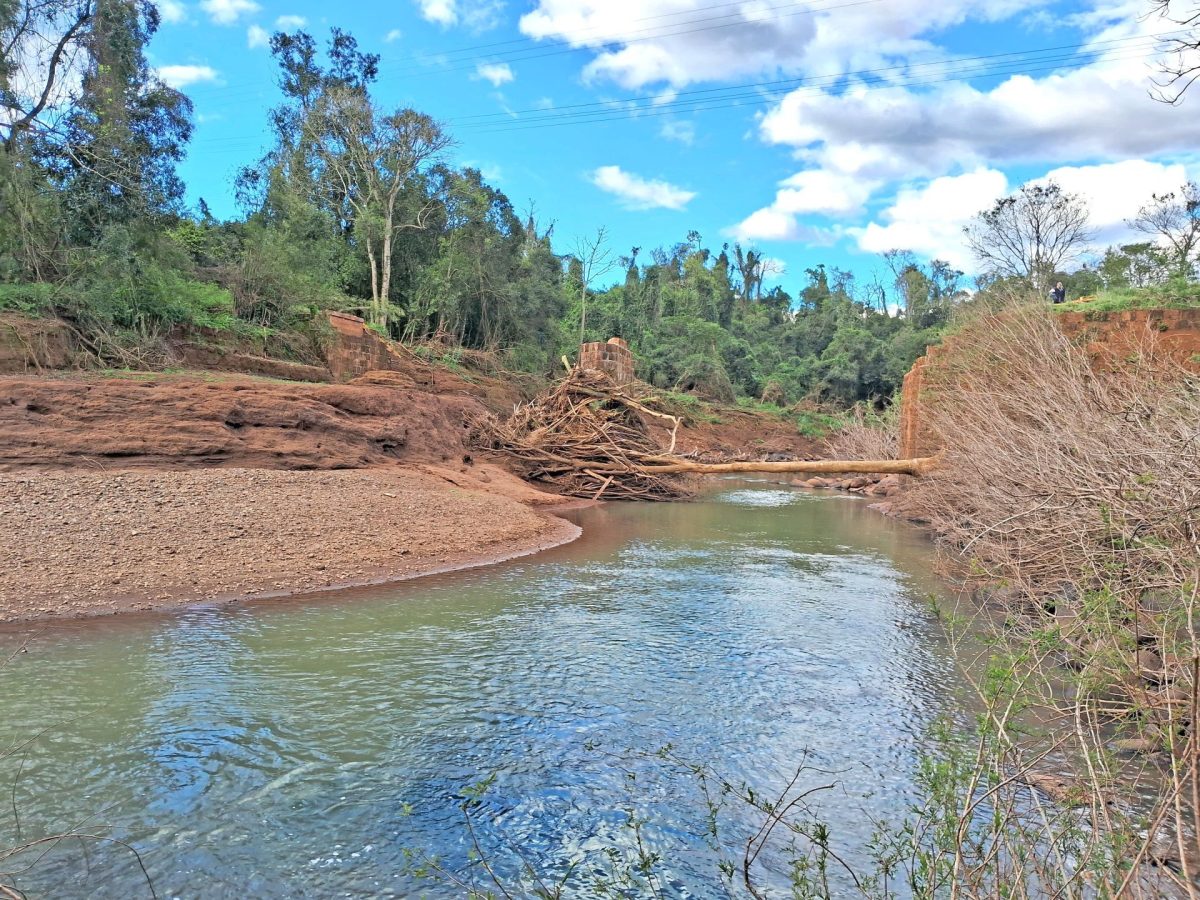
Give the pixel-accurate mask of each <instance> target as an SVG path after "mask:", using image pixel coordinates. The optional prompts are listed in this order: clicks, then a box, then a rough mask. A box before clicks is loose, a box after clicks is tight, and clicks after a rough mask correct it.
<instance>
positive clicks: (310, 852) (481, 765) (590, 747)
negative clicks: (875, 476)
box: [0, 482, 955, 898]
mask: <svg viewBox="0 0 1200 900" xmlns="http://www.w3.org/2000/svg"><path fill="white" fill-rule="evenodd" d="M577 515H578V520H579V521H580V524H582V525H583V526H584V529H585V536H584V537H583V538H582V539H581V540H580V541H579V542H577V543H575V544H573V545H570V546H567V547H563V548H559V549H557V550H554V551H550V552H548V553H545V554H542V555H539V556H536V557H532V558H528V559H525V560H518V561H514V562H512V563H508V564H505V565H502V566H498V567H492V568H488V569H479V570H475V571H471V572H464V573H458V574H455V575H446V576H438V577H435V578H430V579H425V580H422V581H420V582H415V583H411V584H407V585H400V586H389V587H380V588H373V589H370V590H355V591H345V592H341V593H339V594H327V595H323V596H318V597H312V598H299V599H290V600H275V601H263V602H257V603H248V604H243V605H240V606H235V607H230V608H225V609H192V610H188V611H186V612H183V613H175V614H169V615H153V616H151V615H146V616H137V617H126V618H122V619H112V620H98V621H92V622H83V623H64V624H56V625H51V626H48V627H45V628H44V629H41V630H40V633H37V634H34V635H33V637H32V638H31V640H30V643H29V646H28V652H27V653H23V654H19V655H18V656H17V657H16V658H15V659H14V660H13V661H12V662H11V663H10V664H9V665H8V666H7V668H5V669H4V670H2V671H0V747H4V746H8V745H9V743H10V742H28V746H27V749H26V750H25V751H24V752H22V753H19V754H14V755H11V756H9V757H8V758H7V759H5V760H3V761H0V797H2V798H3V803H0V848H3V847H5V846H7V845H9V844H12V843H15V842H16V841H17V839H18V834H17V824H18V823H17V820H15V819H14V809H15V812H16V814H17V817H19V827H20V834H19V837H20V839H22V840H28V839H30V838H37V837H40V836H42V835H46V834H52V833H55V832H60V831H65V830H70V829H79V830H83V831H87V830H94V829H96V828H98V826H100V825H104V826H108V827H109V828H110V829H111V830H109V831H107V832H104V833H107V834H111V835H112V836H114V837H117V838H119V839H121V840H123V841H128V842H130V843H132V844H134V845H136V846H137V847H138V848H139V849H140V850H141V851H142V853H143V857H144V860H145V863H146V865H147V868H148V869H149V872H150V875H151V877H152V879H153V882H154V886H155V888H156V890H157V893H158V896H160V897H189V898H191V897H205V898H208V897H250V896H254V897H335V896H347V897H373V896H408V895H411V894H413V893H420V894H422V895H424V896H458V895H460V894H461V891H460V890H459V889H456V888H453V887H450V886H445V885H440V884H438V883H429V882H416V883H415V882H413V881H412V880H411V879H410V877H409V876H406V875H405V874H404V871H403V870H404V861H405V855H404V851H405V849H406V848H409V849H418V850H420V851H422V852H428V853H434V854H437V855H439V856H440V857H442V858H443V859H444V860H445V864H446V865H447V866H448V867H450V868H452V869H453V868H456V867H459V866H461V865H462V864H463V862H464V860H465V859H466V855H467V852H468V847H469V843H470V842H469V836H468V832H467V829H466V827H465V825H464V820H463V814H462V812H461V810H460V805H461V803H462V802H463V798H464V791H465V790H467V789H468V788H469V786H470V785H471V784H473V783H475V782H477V781H478V780H479V779H481V778H483V777H484V776H487V775H493V774H494V775H495V781H494V783H493V784H492V785H491V787H490V788H489V789H488V790H487V792H486V793H485V794H484V795H483V797H482V800H481V803H480V805H479V808H478V809H477V810H476V811H475V812H474V814H473V816H472V821H473V822H474V823H475V826H476V829H477V837H478V840H479V841H480V843H481V845H482V846H483V847H485V848H486V850H487V852H488V854H489V856H491V857H493V858H494V859H495V860H496V864H497V865H498V866H499V867H500V868H502V869H504V870H505V871H506V872H508V873H509V876H510V877H513V878H518V877H519V875H518V874H514V873H517V872H519V869H520V864H519V862H518V861H517V860H518V857H517V856H516V855H515V853H514V852H513V850H512V849H511V848H512V847H519V848H521V853H522V855H523V856H524V857H525V858H526V859H527V860H528V861H529V862H531V863H532V864H533V865H534V867H535V868H537V869H539V870H540V871H543V872H546V873H549V874H550V875H552V876H562V875H563V874H564V873H566V872H567V871H568V869H569V868H570V867H571V866H572V865H576V866H577V867H576V868H575V869H574V870H573V874H572V875H571V877H570V881H569V882H568V883H569V891H568V896H581V897H585V896H590V895H591V894H592V893H593V891H592V889H591V888H589V887H588V884H589V883H590V882H589V880H590V879H592V880H594V879H593V876H594V875H595V873H596V872H597V871H600V870H602V868H603V866H602V865H601V861H602V858H603V854H602V853H601V851H602V850H603V848H605V847H617V848H621V849H623V850H624V849H627V848H628V847H629V845H630V841H631V832H630V830H629V828H628V827H627V824H626V823H627V820H628V814H629V812H628V811H630V810H632V811H634V813H635V814H636V815H637V816H638V818H639V819H645V820H647V824H646V826H645V827H644V837H645V840H646V842H647V846H649V847H650V848H652V849H654V850H657V851H659V852H661V853H662V854H663V856H664V858H665V860H666V862H665V863H664V864H663V866H662V870H663V875H662V880H661V886H662V889H663V892H664V894H665V895H667V896H673V897H708V896H718V895H723V894H722V892H721V888H720V883H719V876H718V871H717V859H718V857H717V855H716V854H715V853H714V852H713V851H712V850H711V849H709V848H708V847H707V845H706V844H705V842H704V841H703V840H702V839H701V838H700V837H699V836H698V834H699V833H700V832H701V831H702V830H703V827H704V809H703V806H702V804H701V801H700V796H699V794H698V791H697V785H696V782H695V780H694V779H692V778H689V777H688V776H686V775H685V774H683V773H681V772H679V771H678V770H677V768H676V767H673V766H671V765H668V764H666V763H664V762H663V761H662V760H660V759H658V758H657V757H655V756H654V755H653V751H654V750H655V749H657V748H659V747H662V746H664V745H666V744H670V745H671V746H672V747H673V748H674V749H673V753H674V754H675V755H676V756H677V757H679V758H681V759H685V760H690V761H695V762H698V763H705V764H708V765H710V766H712V767H713V768H715V769H716V770H718V771H720V772H721V773H722V774H723V775H725V776H726V777H728V778H730V779H732V780H735V781H741V780H745V781H746V782H747V783H749V784H751V785H753V786H755V787H756V789H758V790H759V791H760V792H763V793H770V792H772V791H777V790H779V789H781V788H782V787H783V785H784V784H785V783H786V782H787V780H788V778H789V777H790V776H791V775H792V773H793V771H794V769H795V767H796V765H797V764H798V763H799V762H800V761H801V759H802V757H803V755H804V752H805V750H807V751H809V752H808V756H807V760H808V763H809V765H810V766H812V767H813V768H814V770H813V771H812V772H810V773H807V774H805V775H802V777H801V782H800V784H801V785H802V786H804V785H809V786H815V785H818V784H824V783H829V782H831V781H837V782H839V786H838V787H837V788H835V789H834V790H831V791H827V792H824V793H822V794H820V795H819V798H818V799H817V800H816V802H817V805H818V808H819V811H820V812H821V814H822V815H823V816H824V818H825V819H826V820H827V821H828V822H829V823H830V825H831V826H832V828H833V833H834V841H835V845H836V846H837V847H838V848H840V849H842V850H843V851H844V852H846V853H847V854H848V855H849V857H850V858H851V859H858V860H861V859H862V858H863V857H862V852H863V851H862V848H863V846H864V845H865V843H866V842H867V841H868V840H869V838H870V836H871V834H872V831H873V829H874V825H873V821H874V820H875V819H878V818H887V819H891V820H893V821H896V820H898V819H899V818H900V817H902V815H903V813H904V808H905V804H906V803H907V802H908V801H909V800H910V799H911V796H910V790H911V777H912V772H913V769H914V765H915V762H914V758H915V753H916V752H917V750H918V749H919V747H920V746H921V741H922V735H923V732H924V730H925V728H926V727H927V726H928V725H929V723H930V722H931V720H932V719H933V718H934V717H935V716H937V715H938V714H939V713H941V712H943V711H946V710H948V709H949V708H950V707H951V706H952V705H953V704H954V702H955V700H954V698H955V677H954V668H953V663H952V660H951V659H950V658H949V656H948V653H947V651H946V649H945V647H944V646H943V645H942V643H941V641H940V638H939V636H938V633H937V630H936V628H935V626H934V625H933V623H932V622H931V621H930V617H929V615H928V613H927V612H926V611H925V606H924V604H923V598H924V597H925V596H926V595H927V593H928V592H929V591H931V590H935V589H936V584H935V583H934V582H933V580H932V578H931V577H930V575H929V574H928V572H929V567H930V557H929V551H928V548H927V546H926V544H925V541H924V539H923V538H922V537H921V536H920V535H919V534H917V533H915V532H914V531H912V530H911V529H909V528H907V527H906V526H903V525H899V524H896V523H892V522H889V521H886V520H884V519H882V518H880V517H879V516H877V515H876V514H874V513H872V512H870V511H868V510H866V509H865V508H864V505H863V504H861V503H859V502H857V501H854V500H851V499H849V498H845V497H841V496H828V495H823V496H814V495H812V494H806V493H802V492H798V491H792V490H789V489H781V488H776V487H773V486H770V485H767V484H747V483H744V482H736V483H735V482H729V483H728V487H727V488H726V489H724V490H722V491H718V492H716V493H714V494H712V495H710V496H708V497H707V498H705V499H703V500H701V501H698V502H694V503H687V504H670V505H667V504H662V505H610V506H606V507H603V508H601V509H595V510H587V511H584V512H581V513H579V514H577ZM348 539H351V538H348ZM32 631H33V630H30V629H25V630H10V631H8V632H0V658H4V657H7V655H8V653H9V652H11V650H12V649H13V648H14V647H16V646H17V645H18V644H19V643H20V641H21V640H23V639H25V638H27V637H29V636H30V634H31V633H32ZM817 769H823V770H826V771H834V772H835V773H836V774H835V775H833V776H830V775H828V774H823V773H821V772H818V771H816V770H817ZM13 785H15V788H13ZM10 792H11V794H12V796H11V797H10V796H8V795H9V794H10ZM10 801H11V803H10ZM9 806H12V807H13V809H8V810H5V807H9ZM729 819H730V822H729V825H728V827H729V829H730V831H729V832H728V833H729V834H731V835H736V834H738V833H739V829H741V828H745V827H748V826H750V825H751V824H753V821H754V817H753V816H752V815H750V811H749V810H746V809H744V808H743V809H740V810H739V809H737V808H736V807H735V808H731V809H730V811H729ZM47 847H52V849H51V852H49V853H47V854H46V855H45V856H44V857H42V858H40V859H38V860H37V862H36V865H35V866H33V868H32V869H31V870H30V871H29V872H27V873H25V874H23V875H22V876H21V877H20V878H19V879H18V884H20V885H21V886H22V887H23V888H25V889H26V890H28V891H30V893H31V895H34V896H53V897H138V896H149V892H148V890H147V888H146V884H145V880H144V878H143V877H142V875H141V874H140V872H139V871H138V869H137V865H136V862H135V861H134V860H133V859H132V857H131V856H130V855H129V854H128V853H127V852H125V851H123V850H122V849H121V848H119V847H116V846H112V845H106V844H98V843H94V842H87V843H86V845H85V844H81V843H80V842H75V841H69V842H63V843H62V844H58V845H47ZM33 861H34V860H33V858H32V857H31V856H30V855H28V854H27V855H25V856H23V857H22V858H21V860H20V862H21V863H30V862H33ZM785 862H786V860H785V859H784V858H782V856H780V857H779V858H771V859H768V860H767V863H768V864H767V866H766V867H765V870H764V871H765V873H766V878H767V879H768V880H770V879H772V878H777V877H782V876H781V874H780V873H781V872H782V871H783V869H784V866H785ZM13 867H14V864H13V863H9V864H7V866H5V865H4V864H0V871H4V870H5V868H7V869H9V870H11V869H12V868H13Z"/></svg>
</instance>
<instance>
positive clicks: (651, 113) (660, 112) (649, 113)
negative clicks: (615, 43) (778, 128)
mask: <svg viewBox="0 0 1200 900" xmlns="http://www.w3.org/2000/svg"><path fill="white" fill-rule="evenodd" d="M1119 58H1128V59H1139V58H1141V54H1131V55H1130V56H1128V57H1119ZM1059 68H1061V66H1059V65H1057V64H1054V65H1047V66H1038V67H1034V68H1029V69H1026V68H1014V69H1003V70H998V71H994V72H987V71H985V72H981V73H979V75H978V76H977V77H981V78H985V77H999V76H1003V75H1024V74H1032V73H1035V72H1051V71H1054V70H1057V69H1059ZM959 80H960V79H951V78H940V79H938V78H932V79H928V80H925V81H909V82H905V83H903V84H896V85H895V86H896V87H906V88H907V87H928V86H932V85H938V84H948V83H951V82H956V81H959ZM813 89H819V87H816V88H798V89H797V90H813ZM740 105H741V103H714V104H713V105H712V106H707V107H698V108H693V109H691V110H689V112H708V111H711V110H720V109H731V108H734V107H737V106H740ZM634 112H638V111H634ZM678 112H679V111H678V110H674V109H649V110H645V111H642V112H639V114H638V115H629V114H623V115H613V116H608V117H600V116H599V114H597V116H596V117H593V118H588V119H571V120H567V121H555V122H543V123H541V124H537V123H535V124H529V125H525V124H518V123H514V124H513V125H512V126H511V127H507V128H501V127H494V128H491V129H480V130H478V131H473V132H471V134H473V135H481V134H503V133H505V132H513V131H533V130H537V129H542V128H562V127H567V126H570V125H591V124H601V123H605V122H617V121H624V120H628V119H644V118H646V119H648V118H657V117H660V116H665V115H674V114H677V113H678Z"/></svg>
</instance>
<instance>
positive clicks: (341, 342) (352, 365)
mask: <svg viewBox="0 0 1200 900" xmlns="http://www.w3.org/2000/svg"><path fill="white" fill-rule="evenodd" d="M328 316H329V324H330V325H331V326H333V331H334V339H333V342H332V343H331V344H330V345H329V352H328V353H327V354H326V357H325V362H326V365H328V366H329V371H330V372H332V373H333V380H334V381H349V380H350V379H352V378H357V377H358V376H359V375H363V374H365V373H367V372H378V371H380V370H383V371H389V372H402V371H404V366H403V365H402V363H401V360H400V358H399V357H398V356H397V355H396V351H394V350H393V349H392V348H391V345H390V344H389V343H388V342H387V341H385V340H384V339H383V338H381V337H380V336H379V335H377V334H376V333H375V332H373V331H371V330H370V329H369V328H367V325H366V322H365V321H364V320H363V319H361V318H359V317H358V316H353V315H351V314H350V313H343V312H332V311H331V312H329V313H328Z"/></svg>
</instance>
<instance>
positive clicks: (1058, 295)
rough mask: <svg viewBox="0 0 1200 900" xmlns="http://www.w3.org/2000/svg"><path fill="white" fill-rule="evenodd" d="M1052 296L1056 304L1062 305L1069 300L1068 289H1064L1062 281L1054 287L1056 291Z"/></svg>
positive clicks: (1052, 292)
mask: <svg viewBox="0 0 1200 900" xmlns="http://www.w3.org/2000/svg"><path fill="white" fill-rule="evenodd" d="M1050 296H1051V297H1053V298H1054V302H1055V303H1062V302H1063V301H1064V300H1066V299H1067V289H1066V288H1065V287H1063V283H1062V282H1061V281H1060V282H1059V283H1058V284H1056V285H1055V286H1054V290H1052V291H1051V292H1050Z"/></svg>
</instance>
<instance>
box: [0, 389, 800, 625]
mask: <svg viewBox="0 0 1200 900" xmlns="http://www.w3.org/2000/svg"><path fill="white" fill-rule="evenodd" d="M480 381H481V382H483V383H480V382H470V381H467V380H465V379H462V378H460V377H458V376H457V375H455V374H453V373H449V372H444V371H440V370H439V371H438V372H436V373H433V374H432V375H431V374H430V373H427V372H424V370H421V371H417V370H416V369H414V371H413V372H412V373H406V372H384V373H368V375H367V376H364V377H363V378H362V379H359V383H354V384H349V385H318V384H301V383H296V382H284V381H271V380H266V379H260V378H252V377H247V376H229V375H215V374H213V373H193V374H191V375H163V374H143V375H135V376H124V377H100V376H96V375H86V376H85V375H63V376H57V377H43V378H29V377H10V378H0V557H2V558H3V560H4V563H5V564H4V566H2V567H0V621H6V620H7V621H16V620H24V619H32V618H47V617H52V616H81V615H93V614H101V613H108V612H116V611H121V610H127V609H144V608H150V607H156V606H171V605H179V604H183V603H188V602H195V601H201V600H210V599H214V598H222V599H233V598H237V597H245V596H262V595H264V594H282V593H293V592H300V591H308V590H315V589H321V588H327V587H336V586H341V585H347V584H354V583H361V582H367V581H380V580H387V579H390V578H402V577H410V576H413V575H417V574H421V573H424V572H428V571H432V570H437V569H442V568H446V567H450V566H458V565H464V564H469V563H471V562H475V561H483V560H488V559H494V558H498V557H504V556H511V555H515V554H518V553H521V552H530V551H532V550H535V549H539V548H540V547H543V546H547V545H550V544H554V543H561V542H563V541H565V540H569V539H570V538H571V537H573V536H574V535H575V534H576V533H577V531H576V530H575V529H574V526H570V525H569V524H568V523H565V522H564V521H563V520H561V519H557V518H554V517H553V516H549V515H546V514H544V513H539V512H536V511H535V510H534V509H533V508H535V507H538V506H547V505H551V504H554V503H557V502H560V501H561V498H559V497H556V496H554V495H550V494H547V493H544V492H542V491H539V490H537V489H536V488H534V487H533V486H531V485H529V484H526V483H525V482H523V481H521V480H519V479H518V478H516V477H515V476H514V475H512V474H511V473H510V472H508V471H506V470H504V469H503V468H501V467H499V466H498V465H495V464H493V463H489V462H487V461H484V460H480V459H477V458H476V457H475V454H474V453H473V451H472V450H471V448H470V446H469V444H468V439H467V437H468V424H467V423H468V421H469V420H470V418H471V417H472V416H473V415H476V414H479V413H483V412H485V411H488V410H490V411H493V412H501V413H502V412H504V411H505V410H506V409H511V404H512V402H513V401H514V399H516V396H517V395H516V392H515V390H514V388H513V386H512V385H511V384H507V383H504V382H500V381H496V380H484V379H481V380H480ZM492 381H494V383H492ZM730 415H731V418H730V421H727V422H719V423H718V422H709V423H704V424H703V425H700V426H698V427H695V428H685V429H681V430H680V433H679V435H678V438H679V443H678V446H679V448H680V449H684V450H690V449H697V450H699V449H713V450H717V451H718V452H721V451H724V452H734V453H739V454H745V453H751V454H764V453H772V452H775V453H788V454H794V455H807V454H809V453H811V452H812V449H813V448H812V446H811V444H812V442H811V441H808V440H807V439H805V438H803V437H801V436H800V435H798V434H796V433H795V431H794V428H791V427H789V426H788V425H787V424H786V423H783V422H779V421H774V420H768V419H766V418H765V417H753V416H749V415H748V414H745V413H741V412H737V411H732V412H731V414H730ZM663 439H664V443H665V441H666V436H665V435H664V436H663ZM347 470H350V471H347Z"/></svg>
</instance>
